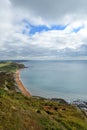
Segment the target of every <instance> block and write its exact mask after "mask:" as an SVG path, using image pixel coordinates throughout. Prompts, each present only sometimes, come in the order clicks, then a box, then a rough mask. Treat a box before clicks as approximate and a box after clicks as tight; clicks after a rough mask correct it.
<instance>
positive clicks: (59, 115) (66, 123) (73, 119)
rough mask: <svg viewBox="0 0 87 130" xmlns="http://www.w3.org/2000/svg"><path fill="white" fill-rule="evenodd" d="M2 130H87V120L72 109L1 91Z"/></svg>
mask: <svg viewBox="0 0 87 130" xmlns="http://www.w3.org/2000/svg"><path fill="white" fill-rule="evenodd" d="M50 104H51V105H50ZM55 108H56V109H55ZM0 130H87V118H86V117H85V116H84V115H83V113H82V112H81V110H79V109H77V108H76V107H75V106H72V105H68V104H64V103H63V104H60V103H59V102H52V101H50V100H48V99H43V98H37V97H31V98H27V97H25V96H23V95H22V94H21V93H15V92H12V91H8V92H7V91H5V90H0Z"/></svg>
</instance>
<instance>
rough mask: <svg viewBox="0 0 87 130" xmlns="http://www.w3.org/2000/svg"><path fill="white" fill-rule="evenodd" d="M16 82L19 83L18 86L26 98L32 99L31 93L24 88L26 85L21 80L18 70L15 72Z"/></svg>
mask: <svg viewBox="0 0 87 130" xmlns="http://www.w3.org/2000/svg"><path fill="white" fill-rule="evenodd" d="M15 81H16V83H17V86H18V89H19V90H20V91H21V93H22V94H23V95H24V96H27V97H31V96H32V95H31V93H30V92H29V91H28V90H27V88H26V87H25V86H24V84H23V83H22V81H21V79H20V71H19V70H17V71H16V72H15Z"/></svg>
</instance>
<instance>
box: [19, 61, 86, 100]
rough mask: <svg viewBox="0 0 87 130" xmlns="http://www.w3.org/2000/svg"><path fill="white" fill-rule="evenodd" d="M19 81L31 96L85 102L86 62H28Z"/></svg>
mask: <svg viewBox="0 0 87 130" xmlns="http://www.w3.org/2000/svg"><path fill="white" fill-rule="evenodd" d="M24 64H25V65H26V66H27V67H28V68H25V69H23V70H21V79H22V81H23V83H24V85H25V86H26V87H27V89H28V90H29V91H30V92H31V94H32V95H35V96H42V97H46V98H63V99H65V100H68V101H71V100H76V99H82V100H87V61H28V62H24Z"/></svg>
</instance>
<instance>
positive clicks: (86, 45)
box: [0, 0, 87, 60]
mask: <svg viewBox="0 0 87 130" xmlns="http://www.w3.org/2000/svg"><path fill="white" fill-rule="evenodd" d="M0 59H1V60H2V59H29V60H30V59H35V60H37V59H42V60H44V59H56V60H61V59H64V60H65V59H76V60H79V59H82V60H84V59H87V0H0Z"/></svg>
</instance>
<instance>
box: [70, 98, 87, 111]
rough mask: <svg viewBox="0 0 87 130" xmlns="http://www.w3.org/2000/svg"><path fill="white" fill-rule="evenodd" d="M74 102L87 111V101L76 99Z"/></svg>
mask: <svg viewBox="0 0 87 130" xmlns="http://www.w3.org/2000/svg"><path fill="white" fill-rule="evenodd" d="M72 104H74V105H76V106H77V107H79V108H80V109H82V110H85V111H87V102H86V101H82V100H75V101H73V103H72Z"/></svg>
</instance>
